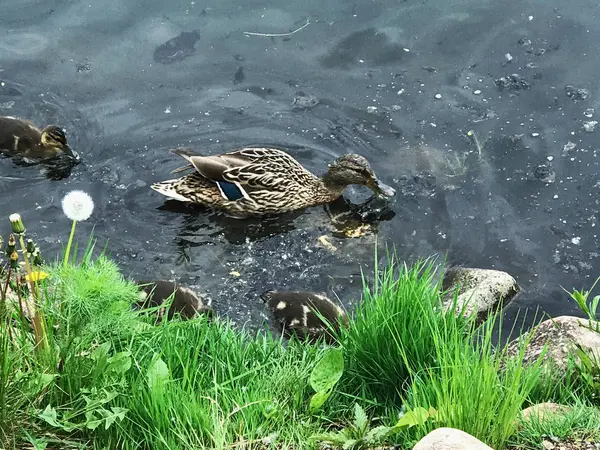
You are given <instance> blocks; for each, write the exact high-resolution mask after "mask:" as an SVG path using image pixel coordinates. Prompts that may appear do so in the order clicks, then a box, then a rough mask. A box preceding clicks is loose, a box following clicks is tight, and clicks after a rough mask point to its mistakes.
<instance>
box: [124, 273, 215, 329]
mask: <svg viewBox="0 0 600 450" xmlns="http://www.w3.org/2000/svg"><path fill="white" fill-rule="evenodd" d="M136 284H137V285H138V286H140V287H141V290H140V299H139V301H138V302H137V303H136V304H135V305H134V308H135V309H146V308H154V307H157V306H160V305H162V304H163V303H164V302H165V301H166V300H167V299H169V297H171V296H172V295H173V292H174V293H175V295H174V296H173V301H172V303H171V307H170V308H169V311H168V313H167V318H168V319H169V320H170V319H172V318H173V316H174V315H175V314H176V313H179V314H180V315H181V317H182V318H183V319H186V320H187V319H192V318H194V317H196V316H198V315H201V314H206V315H207V317H209V318H212V317H213V315H214V311H213V309H212V308H211V307H210V306H209V305H205V304H204V302H203V301H202V299H201V298H200V296H198V295H197V294H196V293H195V292H194V291H192V290H191V289H189V288H186V287H184V286H180V285H178V284H177V283H176V282H174V281H166V280H156V281H143V280H138V281H136ZM164 314H165V310H164V308H161V309H159V312H158V319H159V321H160V320H162V318H163V316H164Z"/></svg>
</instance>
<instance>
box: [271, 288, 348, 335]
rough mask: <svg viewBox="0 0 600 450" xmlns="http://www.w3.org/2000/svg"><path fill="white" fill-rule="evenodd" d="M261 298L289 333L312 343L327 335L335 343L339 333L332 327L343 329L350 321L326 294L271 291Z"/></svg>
mask: <svg viewBox="0 0 600 450" xmlns="http://www.w3.org/2000/svg"><path fill="white" fill-rule="evenodd" d="M261 298H262V300H263V301H264V302H265V303H266V304H267V307H268V308H269V309H270V310H271V312H272V313H273V315H274V316H275V319H276V320H277V322H278V323H279V324H280V325H281V328H282V331H283V333H284V334H285V335H286V336H291V335H292V334H295V335H296V336H298V338H300V339H307V340H309V341H311V342H314V341H316V340H317V339H318V338H320V337H324V340H325V342H327V343H332V342H333V341H334V340H335V337H334V336H333V334H335V332H334V333H332V332H331V330H332V329H333V330H339V328H340V326H348V323H349V322H348V315H347V314H346V311H344V310H343V309H342V308H341V307H340V306H339V305H337V304H336V303H334V302H333V301H332V300H330V299H329V298H328V297H327V296H326V295H325V294H323V293H316V292H304V291H267V292H265V293H263V294H262V295H261ZM320 316H321V317H322V318H321V317H320ZM323 319H324V320H325V321H323Z"/></svg>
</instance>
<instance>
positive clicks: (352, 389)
mask: <svg viewBox="0 0 600 450" xmlns="http://www.w3.org/2000/svg"><path fill="white" fill-rule="evenodd" d="M92 251H93V246H88V250H87V251H86V252H85V255H84V257H83V259H81V260H80V261H79V262H73V261H72V262H71V264H69V265H62V264H60V263H57V264H53V265H50V266H46V267H45V270H47V271H48V272H49V274H50V276H49V278H48V279H47V280H45V281H44V284H45V286H44V290H43V292H44V296H43V301H42V302H41V305H40V308H41V309H40V310H41V311H42V313H43V317H44V319H45V321H46V324H47V330H48V338H49V342H51V345H50V349H49V350H48V351H47V353H46V354H44V355H43V357H40V356H39V355H38V354H36V352H35V351H34V341H33V337H32V333H31V332H30V330H29V325H28V324H27V323H23V322H22V321H19V320H15V317H16V316H15V315H14V314H13V315H12V316H11V317H10V318H8V317H6V314H5V317H4V318H3V319H2V321H1V322H0V351H1V352H2V354H0V426H1V427H0V448H7V449H9V448H17V447H22V446H23V445H24V444H23V443H24V442H30V443H36V445H37V447H36V448H43V446H44V445H45V444H44V443H46V444H47V445H48V447H47V448H53V447H57V448H92V447H93V448H98V449H104V448H110V449H113V448H122V449H134V448H136V449H137V448H141V449H169V450H170V449H179V448H186V449H187V448H219V449H222V448H267V447H268V445H267V444H273V445H277V446H280V447H293V448H295V449H314V448H318V447H319V442H320V441H319V439H316V438H315V436H319V435H320V436H321V437H323V436H330V437H331V438H332V439H333V440H334V441H336V442H338V443H339V444H340V445H341V444H344V443H345V444H346V445H347V447H348V448H370V447H371V446H375V445H379V444H382V443H386V442H387V443H390V444H391V443H394V444H398V445H399V446H400V447H401V448H410V446H411V445H412V444H414V442H416V441H417V440H418V439H420V438H421V437H422V436H424V435H425V434H426V433H427V432H429V431H430V430H432V429H434V428H436V427H440V426H451V427H456V428H460V429H462V430H464V431H466V432H468V433H471V434H472V435H474V436H476V437H478V438H479V439H481V440H483V441H484V442H486V443H488V444H489V445H490V446H492V447H493V448H496V449H497V450H499V449H501V448H503V447H504V446H505V445H506V444H507V443H508V442H510V443H512V444H514V443H522V444H527V445H529V443H531V442H534V436H535V434H534V432H533V431H531V432H529V434H527V432H526V431H524V430H523V429H521V430H520V431H519V430H518V429H517V428H516V426H515V423H516V422H515V420H516V418H517V417H518V413H519V411H520V410H521V408H522V407H523V406H528V405H529V403H531V402H534V401H535V402H538V401H547V400H556V399H560V400H561V401H564V402H566V403H576V402H577V401H579V400H578V399H582V400H581V401H583V400H585V399H584V397H586V396H589V392H590V390H589V388H586V385H585V383H584V382H583V381H585V380H584V378H585V377H582V376H581V374H580V373H579V372H577V371H576V370H575V368H573V369H572V371H571V372H570V375H569V377H568V380H569V381H568V382H561V383H559V382H558V380H556V379H552V378H551V376H550V375H547V374H546V375H543V376H542V375H541V371H540V369H539V367H537V366H533V367H524V366H523V364H522V362H521V361H522V351H523V349H524V345H525V344H526V341H524V342H523V344H522V346H521V354H518V355H517V356H516V357H513V358H508V357H507V355H506V353H505V350H504V349H503V348H496V347H495V346H494V344H493V341H492V336H493V335H494V330H495V329H497V328H498V326H499V325H501V324H500V323H499V320H500V319H499V317H501V311H500V312H498V313H497V314H492V315H491V316H490V318H489V319H488V320H487V321H486V322H485V323H484V324H483V325H481V326H476V323H475V321H474V318H472V317H466V318H465V317H459V318H457V317H456V316H455V315H454V313H453V311H454V309H453V308H451V309H450V310H449V311H448V312H444V310H443V309H442V308H441V305H442V303H441V299H442V298H443V295H444V294H445V293H440V292H439V289H440V284H439V283H436V282H434V279H435V276H434V274H435V273H436V271H437V270H438V267H436V266H435V265H434V264H433V262H432V261H420V262H417V263H416V264H414V265H412V266H407V265H405V264H403V263H399V262H398V261H397V259H396V258H395V257H393V256H389V258H388V265H387V267H386V268H385V269H381V270H377V271H376V272H375V274H374V275H375V276H374V281H373V283H367V282H366V281H365V282H364V291H363V297H364V298H363V300H362V301H361V302H360V303H359V305H358V306H357V308H356V310H355V312H354V317H353V318H352V319H351V323H350V327H349V328H348V329H347V330H343V331H342V332H340V335H339V339H340V345H339V348H340V350H341V351H342V354H343V360H344V367H343V374H342V375H341V376H342V377H341V379H339V381H338V377H337V376H336V375H332V377H333V378H332V379H334V381H333V382H331V383H329V382H328V381H327V377H325V378H323V377H324V375H323V374H321V377H320V382H319V383H317V384H319V385H320V386H321V388H322V392H317V394H315V391H314V390H313V388H314V387H315V386H316V384H315V380H316V379H317V378H319V377H316V378H315V376H314V375H315V374H314V373H313V371H314V370H317V369H318V370H327V369H326V368H325V369H323V368H322V366H323V364H321V363H319V361H324V360H325V359H323V360H322V358H323V356H324V355H325V354H326V353H327V352H328V347H324V346H323V345H320V344H313V345H310V344H307V343H302V342H300V341H298V340H296V339H292V340H290V341H289V342H287V341H281V340H279V339H275V338H273V337H272V336H271V335H269V334H268V333H267V334H265V333H258V334H249V333H247V332H245V331H244V330H239V329H236V328H234V327H232V326H231V325H230V323H229V321H228V320H225V319H216V320H214V321H208V320H207V319H206V318H204V317H199V318H197V319H194V320H190V321H180V320H177V319H175V320H171V321H163V322H162V323H161V324H160V325H154V324H153V323H154V322H153V320H152V318H150V317H147V316H146V315H140V314H139V313H138V312H135V311H132V310H131V308H130V305H131V303H132V302H133V301H135V300H136V299H137V287H136V286H135V285H134V284H133V283H131V282H130V281H128V280H126V279H124V277H123V276H122V275H121V273H120V271H119V269H118V267H117V266H116V265H115V264H114V263H113V262H112V261H111V260H110V258H109V257H107V256H105V255H103V254H102V255H100V256H98V257H92V256H91V254H92ZM17 319H18V317H17ZM327 354H331V352H329V353H327ZM318 363H319V364H318ZM339 370H340V373H342V372H341V371H342V369H341V368H339ZM311 375H312V377H311ZM317 375H318V374H317ZM571 375H572V376H571ZM330 378H331V377H330ZM582 380H583V381H582ZM563 381H564V380H563ZM328 383H329V384H328ZM315 389H317V388H316V387H315ZM313 395H315V398H316V397H319V398H320V399H321V400H322V401H323V402H324V404H323V405H322V406H317V407H315V408H313V409H312V410H311V407H310V405H311V399H312V400H313V401H314V400H315V398H313ZM590 411H591V410H590ZM423 414H425V415H423ZM589 416H590V417H592V416H593V414H592V413H589ZM594 417H595V416H594ZM578 420H579V421H572V422H569V423H567V425H564V429H565V430H566V431H564V433H567V434H568V433H569V431H568V426H570V425H569V424H571V425H572V428H573V430H574V431H573V433H575V432H579V431H577V430H579V428H577V427H578V426H579V425H577V424H582V423H583V422H582V420H583V419H581V418H580V419H578ZM590 420H592V419H590ZM591 423H592V422H590V425H589V426H591ZM594 423H595V422H594ZM581 426H582V427H583V428H582V429H586V428H585V426H583V425H581ZM586 426H587V425H586ZM528 429H529V428H528ZM557 430H559V431H560V430H562V428H560V427H558V428H557ZM542 431H543V430H541V429H539V430H538V431H537V432H538V434H539V435H541V433H542ZM559 431H553V432H554V433H558V434H560V433H559ZM558 434H556V435H558Z"/></svg>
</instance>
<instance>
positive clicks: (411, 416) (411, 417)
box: [393, 406, 429, 431]
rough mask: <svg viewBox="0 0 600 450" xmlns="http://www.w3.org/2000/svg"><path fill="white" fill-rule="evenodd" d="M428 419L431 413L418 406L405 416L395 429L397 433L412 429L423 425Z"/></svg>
mask: <svg viewBox="0 0 600 450" xmlns="http://www.w3.org/2000/svg"><path fill="white" fill-rule="evenodd" d="M428 418H429V411H427V410H426V409H425V408H421V407H420V406H418V407H416V408H415V409H412V410H410V411H408V412H407V413H406V414H404V415H403V416H402V417H401V418H400V420H399V421H398V423H396V425H394V427H393V428H394V431H396V430H399V429H402V428H406V427H408V428H410V427H414V426H415V425H423V424H424V423H425V422H426V421H427V419H428Z"/></svg>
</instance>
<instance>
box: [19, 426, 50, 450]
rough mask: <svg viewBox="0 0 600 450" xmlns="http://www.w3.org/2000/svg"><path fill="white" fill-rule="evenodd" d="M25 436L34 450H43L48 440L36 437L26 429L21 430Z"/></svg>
mask: <svg viewBox="0 0 600 450" xmlns="http://www.w3.org/2000/svg"><path fill="white" fill-rule="evenodd" d="M23 432H24V433H25V436H27V440H28V441H29V443H30V444H31V445H32V446H33V449H34V450H45V449H46V447H47V446H48V441H47V440H46V439H44V438H37V437H35V436H34V435H32V434H30V433H29V432H28V431H27V430H23Z"/></svg>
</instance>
